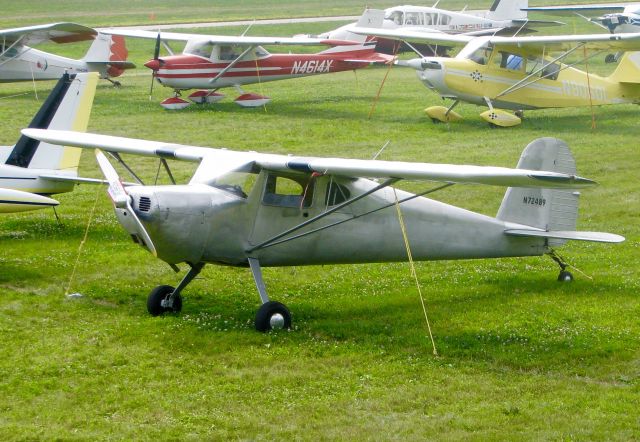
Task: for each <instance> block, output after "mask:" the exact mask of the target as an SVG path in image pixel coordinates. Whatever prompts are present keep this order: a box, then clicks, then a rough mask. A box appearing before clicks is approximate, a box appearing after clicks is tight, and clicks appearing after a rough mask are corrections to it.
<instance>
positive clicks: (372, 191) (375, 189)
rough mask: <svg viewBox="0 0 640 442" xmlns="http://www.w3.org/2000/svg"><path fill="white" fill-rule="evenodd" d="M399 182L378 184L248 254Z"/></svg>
mask: <svg viewBox="0 0 640 442" xmlns="http://www.w3.org/2000/svg"><path fill="white" fill-rule="evenodd" d="M398 181H400V178H389V179H387V180H386V181H385V182H384V183H382V184H378V185H377V186H376V187H374V188H373V189H369V190H367V191H366V192H364V193H362V194H360V195H358V196H356V197H353V198H351V199H350V200H347V201H345V202H343V203H341V204H338V205H337V206H334V207H332V208H331V209H329V210H326V211H324V212H322V213H321V214H320V215H317V216H314V217H313V218H311V219H308V220H307V221H305V222H302V223H300V224H298V225H297V226H294V227H292V228H290V229H287V230H285V231H284V232H282V233H278V234H277V235H276V236H273V237H271V238H269V239H268V240H266V241H263V242H261V243H260V244H258V245H256V246H253V247H251V248H250V249H247V250H246V252H247V253H251V252H253V251H255V250H259V249H263V248H265V247H267V246H268V245H270V244H271V243H273V242H274V241H277V240H279V239H280V238H283V237H285V236H287V235H288V234H290V233H293V232H295V231H297V230H300V229H301V228H303V227H305V226H308V225H309V224H311V223H314V222H316V221H318V220H319V219H322V218H324V217H325V216H327V215H330V214H332V213H333V212H335V211H337V210H340V209H342V208H343V207H346V206H349V205H351V204H353V203H355V202H356V201H359V200H361V199H362V198H364V197H366V196H369V195H371V194H372V193H375V192H377V191H378V190H380V189H384V188H385V187H388V186H390V185H391V184H393V183H395V182H398Z"/></svg>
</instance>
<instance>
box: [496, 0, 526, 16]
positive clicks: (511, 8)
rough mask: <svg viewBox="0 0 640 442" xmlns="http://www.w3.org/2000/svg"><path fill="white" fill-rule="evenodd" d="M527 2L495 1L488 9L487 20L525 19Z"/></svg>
mask: <svg viewBox="0 0 640 442" xmlns="http://www.w3.org/2000/svg"><path fill="white" fill-rule="evenodd" d="M528 6H529V1H528V0H495V1H494V2H493V4H492V5H491V8H490V9H489V13H488V14H487V18H489V19H491V20H513V19H522V18H527V11H522V9H524V8H527V7H528Z"/></svg>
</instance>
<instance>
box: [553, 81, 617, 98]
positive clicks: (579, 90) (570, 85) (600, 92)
mask: <svg viewBox="0 0 640 442" xmlns="http://www.w3.org/2000/svg"><path fill="white" fill-rule="evenodd" d="M562 93H563V94H564V95H570V96H572V97H580V98H593V99H595V100H601V101H605V100H606V98H607V95H606V93H605V91H604V88H602V87H593V86H592V87H591V88H589V86H588V85H586V84H582V83H576V82H573V81H566V80H565V81H563V82H562Z"/></svg>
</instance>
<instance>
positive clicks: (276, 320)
mask: <svg viewBox="0 0 640 442" xmlns="http://www.w3.org/2000/svg"><path fill="white" fill-rule="evenodd" d="M269 325H271V328H272V329H278V330H279V329H283V328H284V316H282V315H281V314H280V313H275V314H274V315H272V316H271V318H269Z"/></svg>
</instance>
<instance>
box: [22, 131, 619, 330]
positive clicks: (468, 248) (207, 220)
mask: <svg viewBox="0 0 640 442" xmlns="http://www.w3.org/2000/svg"><path fill="white" fill-rule="evenodd" d="M23 134H24V135H26V136H29V137H32V138H35V139H38V140H41V141H47V142H50V143H55V144H61V145H71V146H77V147H84V148H95V149H96V156H97V160H98V163H99V165H100V167H101V169H102V171H103V174H104V176H105V177H106V179H107V181H109V194H110V196H111V198H112V200H113V202H114V205H115V212H116V216H117V218H118V220H119V222H120V223H121V224H122V226H123V227H124V229H125V230H126V231H127V232H128V233H129V234H130V235H131V238H132V239H133V241H134V242H136V243H138V244H140V245H141V246H142V247H144V248H146V249H147V250H149V251H150V252H151V253H152V254H153V255H155V256H156V257H158V258H159V259H161V260H163V261H165V262H167V263H168V264H169V265H171V266H172V267H173V268H174V270H178V269H177V267H176V264H178V263H182V262H186V263H187V264H188V265H189V266H190V270H189V272H188V273H187V274H186V275H185V276H184V278H183V279H182V281H181V282H180V283H179V284H178V286H177V287H175V288H174V287H171V286H167V285H161V286H158V287H156V288H155V289H153V290H152V291H151V293H150V295H149V297H148V299H147V309H148V311H149V313H151V314H152V315H160V314H162V313H164V312H167V311H174V312H177V311H180V309H181V308H182V298H181V293H182V291H183V290H184V288H185V287H186V286H187V284H189V282H190V281H191V280H192V279H193V278H194V277H195V276H196V275H197V274H198V273H199V272H200V271H201V270H202V268H203V267H204V265H205V263H214V264H221V265H230V266H239V267H250V268H251V271H252V274H253V277H254V280H255V283H256V287H257V290H258V293H259V295H260V299H261V300H262V306H261V307H260V309H259V310H258V312H257V315H256V319H255V326H256V328H257V329H258V330H260V331H266V330H270V329H272V328H279V327H286V328H288V327H289V326H290V325H291V315H290V313H289V310H288V309H287V308H286V307H285V306H284V305H283V304H281V303H279V302H275V301H271V300H270V299H269V297H268V295H267V291H266V288H265V284H264V281H263V278H262V272H261V267H262V266H293V265H312V264H336V263H342V264H347V263H365V262H385V261H405V260H407V258H408V253H407V249H406V247H405V243H404V241H403V238H405V239H406V240H407V241H408V242H409V243H410V247H411V255H412V256H413V258H414V259H416V260H441V259H466V258H497V257H506V256H532V255H542V254H545V253H546V254H550V255H551V257H552V258H553V259H554V260H556V262H557V263H558V264H559V265H560V267H561V269H562V271H561V273H560V276H559V280H561V281H565V280H571V279H572V275H571V274H570V273H569V272H567V271H566V269H565V268H566V266H567V264H566V263H565V262H564V261H563V260H562V259H561V258H559V257H558V255H557V254H556V253H555V252H554V251H553V247H556V246H559V245H561V244H563V243H564V242H566V241H567V240H585V241H600V242H614V243H615V242H620V241H623V240H624V238H623V237H621V236H618V235H614V234H609V233H599V232H579V231H575V228H576V219H577V214H578V196H579V192H576V191H575V189H578V188H582V187H586V186H589V185H592V184H595V183H594V182H593V181H590V180H588V179H586V178H582V177H579V176H577V175H576V168H575V161H574V159H573V156H572V155H571V153H570V151H569V148H568V147H567V145H566V144H565V143H564V142H562V141H560V140H557V139H554V138H541V139H538V140H535V141H533V142H532V143H530V144H529V146H527V147H526V149H525V150H524V152H523V154H522V156H521V157H520V161H519V163H518V165H517V168H516V169H509V168H502V167H482V166H469V165H449V164H428V163H406V162H393V161H374V160H352V159H343V158H312V157H295V156H286V155H272V154H260V153H256V152H238V151H231V150H225V149H210V148H203V147H195V146H186V145H176V144H172V143H163V142H155V141H148V140H137V139H130V138H121V137H113V136H106V135H97V134H85V133H76V132H71V131H55V130H40V129H24V130H23ZM102 150H104V151H108V152H111V153H128V154H137V155H146V156H155V157H158V158H160V159H161V161H165V160H166V159H176V160H182V161H191V162H196V163H199V166H198V167H197V169H196V171H195V173H194V175H193V177H192V178H191V180H190V181H189V183H188V184H186V185H157V186H144V185H138V186H128V187H125V186H124V185H123V184H122V182H121V181H120V178H119V177H118V174H117V172H116V170H115V169H114V168H113V167H112V166H111V164H110V163H109V161H108V160H107V159H106V157H105V156H104V154H103V153H102ZM165 163H166V161H165ZM361 177H369V178H378V179H381V180H380V182H379V181H375V180H370V179H364V178H361ZM400 180H426V181H436V182H440V184H433V185H431V186H430V187H429V188H427V189H425V190H424V191H422V192H420V193H418V194H411V193H408V192H405V191H402V190H397V189H394V188H391V187H390V185H391V184H393V183H396V182H398V181H400ZM457 183H476V184H488V185H499V186H509V188H508V189H507V192H506V194H505V196H504V199H503V201H502V205H501V206H500V209H499V211H498V214H497V216H496V217H495V218H494V217H490V216H485V215H482V214H479V213H474V212H470V211H468V210H464V209H462V208H459V207H455V206H451V205H447V204H444V203H441V202H438V201H435V200H431V199H427V198H424V195H426V194H429V193H433V192H435V191H437V190H440V189H443V188H446V187H449V186H452V185H454V184H457ZM400 211H401V212H402V216H400V213H401V212H400ZM399 220H404V221H400V222H399ZM405 225H406V228H405V227H404V226H405ZM403 232H406V236H404V233H403ZM372 238H375V240H372Z"/></svg>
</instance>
